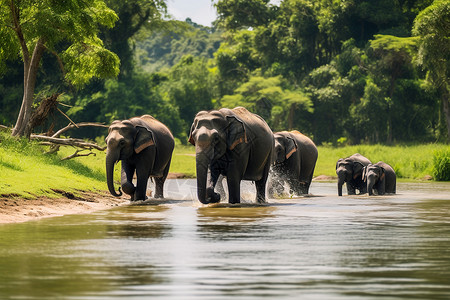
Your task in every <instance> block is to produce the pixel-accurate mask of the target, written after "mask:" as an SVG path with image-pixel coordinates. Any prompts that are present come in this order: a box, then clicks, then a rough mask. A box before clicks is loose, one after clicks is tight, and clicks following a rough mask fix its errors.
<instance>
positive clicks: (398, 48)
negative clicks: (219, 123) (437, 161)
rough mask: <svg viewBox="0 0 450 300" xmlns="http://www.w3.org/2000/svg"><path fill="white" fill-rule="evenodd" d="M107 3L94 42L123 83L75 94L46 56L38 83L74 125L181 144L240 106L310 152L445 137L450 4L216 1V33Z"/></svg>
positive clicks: (130, 0) (14, 73) (160, 8)
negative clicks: (306, 144)
mask: <svg viewBox="0 0 450 300" xmlns="http://www.w3.org/2000/svg"><path fill="white" fill-rule="evenodd" d="M73 1H75V0H73ZM8 2H14V1H2V5H3V3H5V4H7V3H8ZM100 2H102V1H100V0H98V1H96V2H95V3H100ZM104 2H105V3H106V4H107V5H108V6H109V7H110V8H112V9H113V10H114V11H115V13H116V15H117V16H118V20H117V21H116V27H113V28H107V27H102V28H100V32H99V34H98V36H99V37H100V38H102V39H103V40H104V45H105V47H106V48H108V49H109V50H110V51H112V52H114V53H116V54H117V55H118V57H119V58H120V61H121V69H120V75H119V76H118V77H117V78H115V79H107V80H103V79H95V80H91V81H90V82H89V84H88V85H87V86H85V87H84V88H83V89H78V90H77V89H75V88H73V87H72V86H71V85H68V84H67V82H66V81H65V80H64V78H63V77H62V76H61V72H58V71H57V70H58V68H59V65H58V61H57V60H55V59H54V57H53V56H52V55H51V53H48V52H46V53H45V54H44V55H43V60H42V65H41V68H40V70H39V73H38V81H37V89H36V91H37V93H36V95H37V98H40V97H45V96H47V95H48V94H51V93H54V92H63V93H64V95H63V96H62V97H60V100H61V101H62V102H64V103H66V104H69V105H71V106H72V107H71V108H70V109H67V108H65V109H63V110H65V111H66V113H67V115H68V116H69V117H70V118H72V119H73V120H76V121H80V122H81V121H99V122H105V123H109V122H111V121H112V120H114V119H125V118H130V117H132V116H135V115H141V114H145V113H149V114H152V115H154V116H155V117H156V118H158V119H160V120H161V121H163V122H164V123H166V124H167V125H168V126H169V127H170V128H171V130H172V131H173V133H174V135H175V136H176V137H177V138H178V139H179V140H180V141H181V142H182V143H186V135H187V132H188V130H189V126H190V123H191V122H192V119H193V118H194V115H195V113H196V112H198V111H200V110H207V109H213V108H220V107H225V106H228V107H233V106H238V105H241V106H245V107H247V108H248V109H250V110H251V111H253V112H256V113H258V114H260V115H261V116H263V117H264V118H265V119H266V120H267V122H268V123H269V125H270V126H271V127H272V129H273V130H274V131H278V130H287V129H297V130H300V131H302V132H304V133H305V134H307V135H309V136H311V137H312V138H313V140H314V141H315V142H316V143H317V144H325V145H329V144H333V145H342V144H359V143H386V144H390V143H396V142H411V141H412V142H434V141H446V140H447V139H448V138H449V137H450V135H449V134H448V130H449V129H450V123H449V122H450V108H449V94H450V93H449V90H450V88H449V86H450V85H449V78H450V76H449V72H450V71H449V70H450V68H449V61H450V59H449V58H450V57H449V56H450V49H449V43H448V40H449V33H450V28H449V26H450V25H449V24H450V22H449V18H450V4H449V2H448V1H444V0H436V1H432V0H410V1H403V0H395V1H391V0H378V1H370V0H362V1H353V0H337V1H329V0H284V1H280V3H279V4H276V5H275V4H271V1H268V0H232V1H231V0H217V1H214V4H215V6H216V9H217V13H218V18H217V21H216V22H215V26H214V27H213V28H209V27H204V26H200V25H198V24H195V23H193V22H192V21H191V20H189V19H188V20H186V22H180V21H164V18H163V17H164V15H165V14H166V6H165V2H166V1H163V0H146V1H137V0H127V1H117V0H107V1H104ZM0 19H2V20H4V19H5V15H4V14H2V15H0ZM1 26H3V25H0V27H1ZM39 28H41V27H36V28H35V30H37V31H39V30H42V29H39ZM1 30H6V29H5V28H4V27H2V29H1ZM57 46H58V47H60V48H58V49H65V48H64V47H65V45H64V44H61V43H60V44H58V45H57ZM3 49H4V48H2V51H3V52H2V56H1V60H0V61H1V64H2V67H3V70H5V72H3V73H2V75H3V76H2V78H0V99H1V102H0V109H1V110H0V122H1V123H3V124H7V125H12V124H13V122H14V119H15V117H16V116H17V113H18V110H19V107H20V105H19V103H20V98H21V97H22V96H23V94H21V93H22V90H23V87H21V86H20V80H21V78H23V70H21V68H20V65H17V64H16V63H14V62H10V61H6V60H5V58H11V57H12V56H14V55H13V53H11V52H5V51H6V50H7V49H6V50H3ZM5 53H8V57H6V55H5ZM71 70H72V73H74V74H75V72H76V71H77V70H76V69H71ZM93 71H95V69H93ZM66 79H70V78H69V77H68V75H67V76H66ZM72 81H73V80H72ZM50 122H53V123H58V122H59V123H60V122H67V120H66V119H65V118H64V117H62V116H58V117H55V118H54V119H52V120H51V121H50ZM46 126H47V127H48V126H50V124H47V125H46ZM41 130H48V128H41ZM83 135H85V136H89V137H91V138H95V137H96V136H101V135H104V132H103V131H95V130H94V131H93V130H90V131H89V132H86V131H85V132H83Z"/></svg>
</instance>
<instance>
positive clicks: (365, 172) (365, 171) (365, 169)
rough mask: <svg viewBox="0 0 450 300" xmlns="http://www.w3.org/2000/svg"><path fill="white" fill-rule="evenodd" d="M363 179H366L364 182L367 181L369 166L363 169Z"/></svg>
mask: <svg viewBox="0 0 450 300" xmlns="http://www.w3.org/2000/svg"><path fill="white" fill-rule="evenodd" d="M362 179H363V180H364V182H366V181H367V166H365V167H364V168H363V171H362Z"/></svg>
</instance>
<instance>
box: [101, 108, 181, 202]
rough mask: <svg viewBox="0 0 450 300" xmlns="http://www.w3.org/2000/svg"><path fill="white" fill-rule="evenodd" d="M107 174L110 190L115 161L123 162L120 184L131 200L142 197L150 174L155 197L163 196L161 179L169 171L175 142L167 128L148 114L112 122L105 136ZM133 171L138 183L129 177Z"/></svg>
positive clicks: (110, 189)
mask: <svg viewBox="0 0 450 300" xmlns="http://www.w3.org/2000/svg"><path fill="white" fill-rule="evenodd" d="M106 144H107V153H106V177H107V183H108V189H109V192H110V193H111V194H112V195H114V196H116V197H120V196H121V195H122V191H121V190H120V188H119V192H118V193H117V192H116V191H115V189H114V183H113V177H114V176H113V173H114V172H113V171H114V164H115V163H116V162H118V161H119V160H120V161H122V171H121V186H122V190H123V192H124V193H126V194H128V195H130V196H131V201H133V200H145V199H146V191H147V183H148V179H149V177H154V180H155V194H154V197H155V198H164V195H163V187H164V182H165V180H166V178H167V174H168V173H169V167H170V161H171V159H172V152H173V149H174V146H175V141H174V138H173V136H172V133H171V132H170V130H169V129H168V128H167V127H166V126H165V125H164V124H163V123H161V122H159V121H158V120H156V119H155V118H154V117H152V116H150V115H143V116H141V117H135V118H131V119H129V120H123V121H118V120H116V121H114V122H113V123H112V124H111V126H109V129H108V136H107V137H106ZM135 171H136V177H137V184H136V187H135V186H134V184H133V182H132V180H133V176H134V173H135Z"/></svg>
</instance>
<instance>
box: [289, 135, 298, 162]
mask: <svg viewBox="0 0 450 300" xmlns="http://www.w3.org/2000/svg"><path fill="white" fill-rule="evenodd" d="M297 149H298V146H297V143H296V142H295V140H294V139H293V138H290V137H287V138H286V159H288V158H289V157H291V155H292V154H294V153H295V152H297Z"/></svg>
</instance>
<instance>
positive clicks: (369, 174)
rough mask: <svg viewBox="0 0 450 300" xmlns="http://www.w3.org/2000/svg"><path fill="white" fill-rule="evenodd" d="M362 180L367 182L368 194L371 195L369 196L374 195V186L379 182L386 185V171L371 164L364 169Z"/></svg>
mask: <svg viewBox="0 0 450 300" xmlns="http://www.w3.org/2000/svg"><path fill="white" fill-rule="evenodd" d="M362 179H363V180H364V182H367V192H368V193H369V195H373V187H374V185H375V184H377V183H378V182H380V184H381V185H383V183H384V180H385V170H384V168H383V167H381V166H378V165H372V164H370V165H368V166H366V167H364V169H363V173H362ZM380 192H381V191H380Z"/></svg>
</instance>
